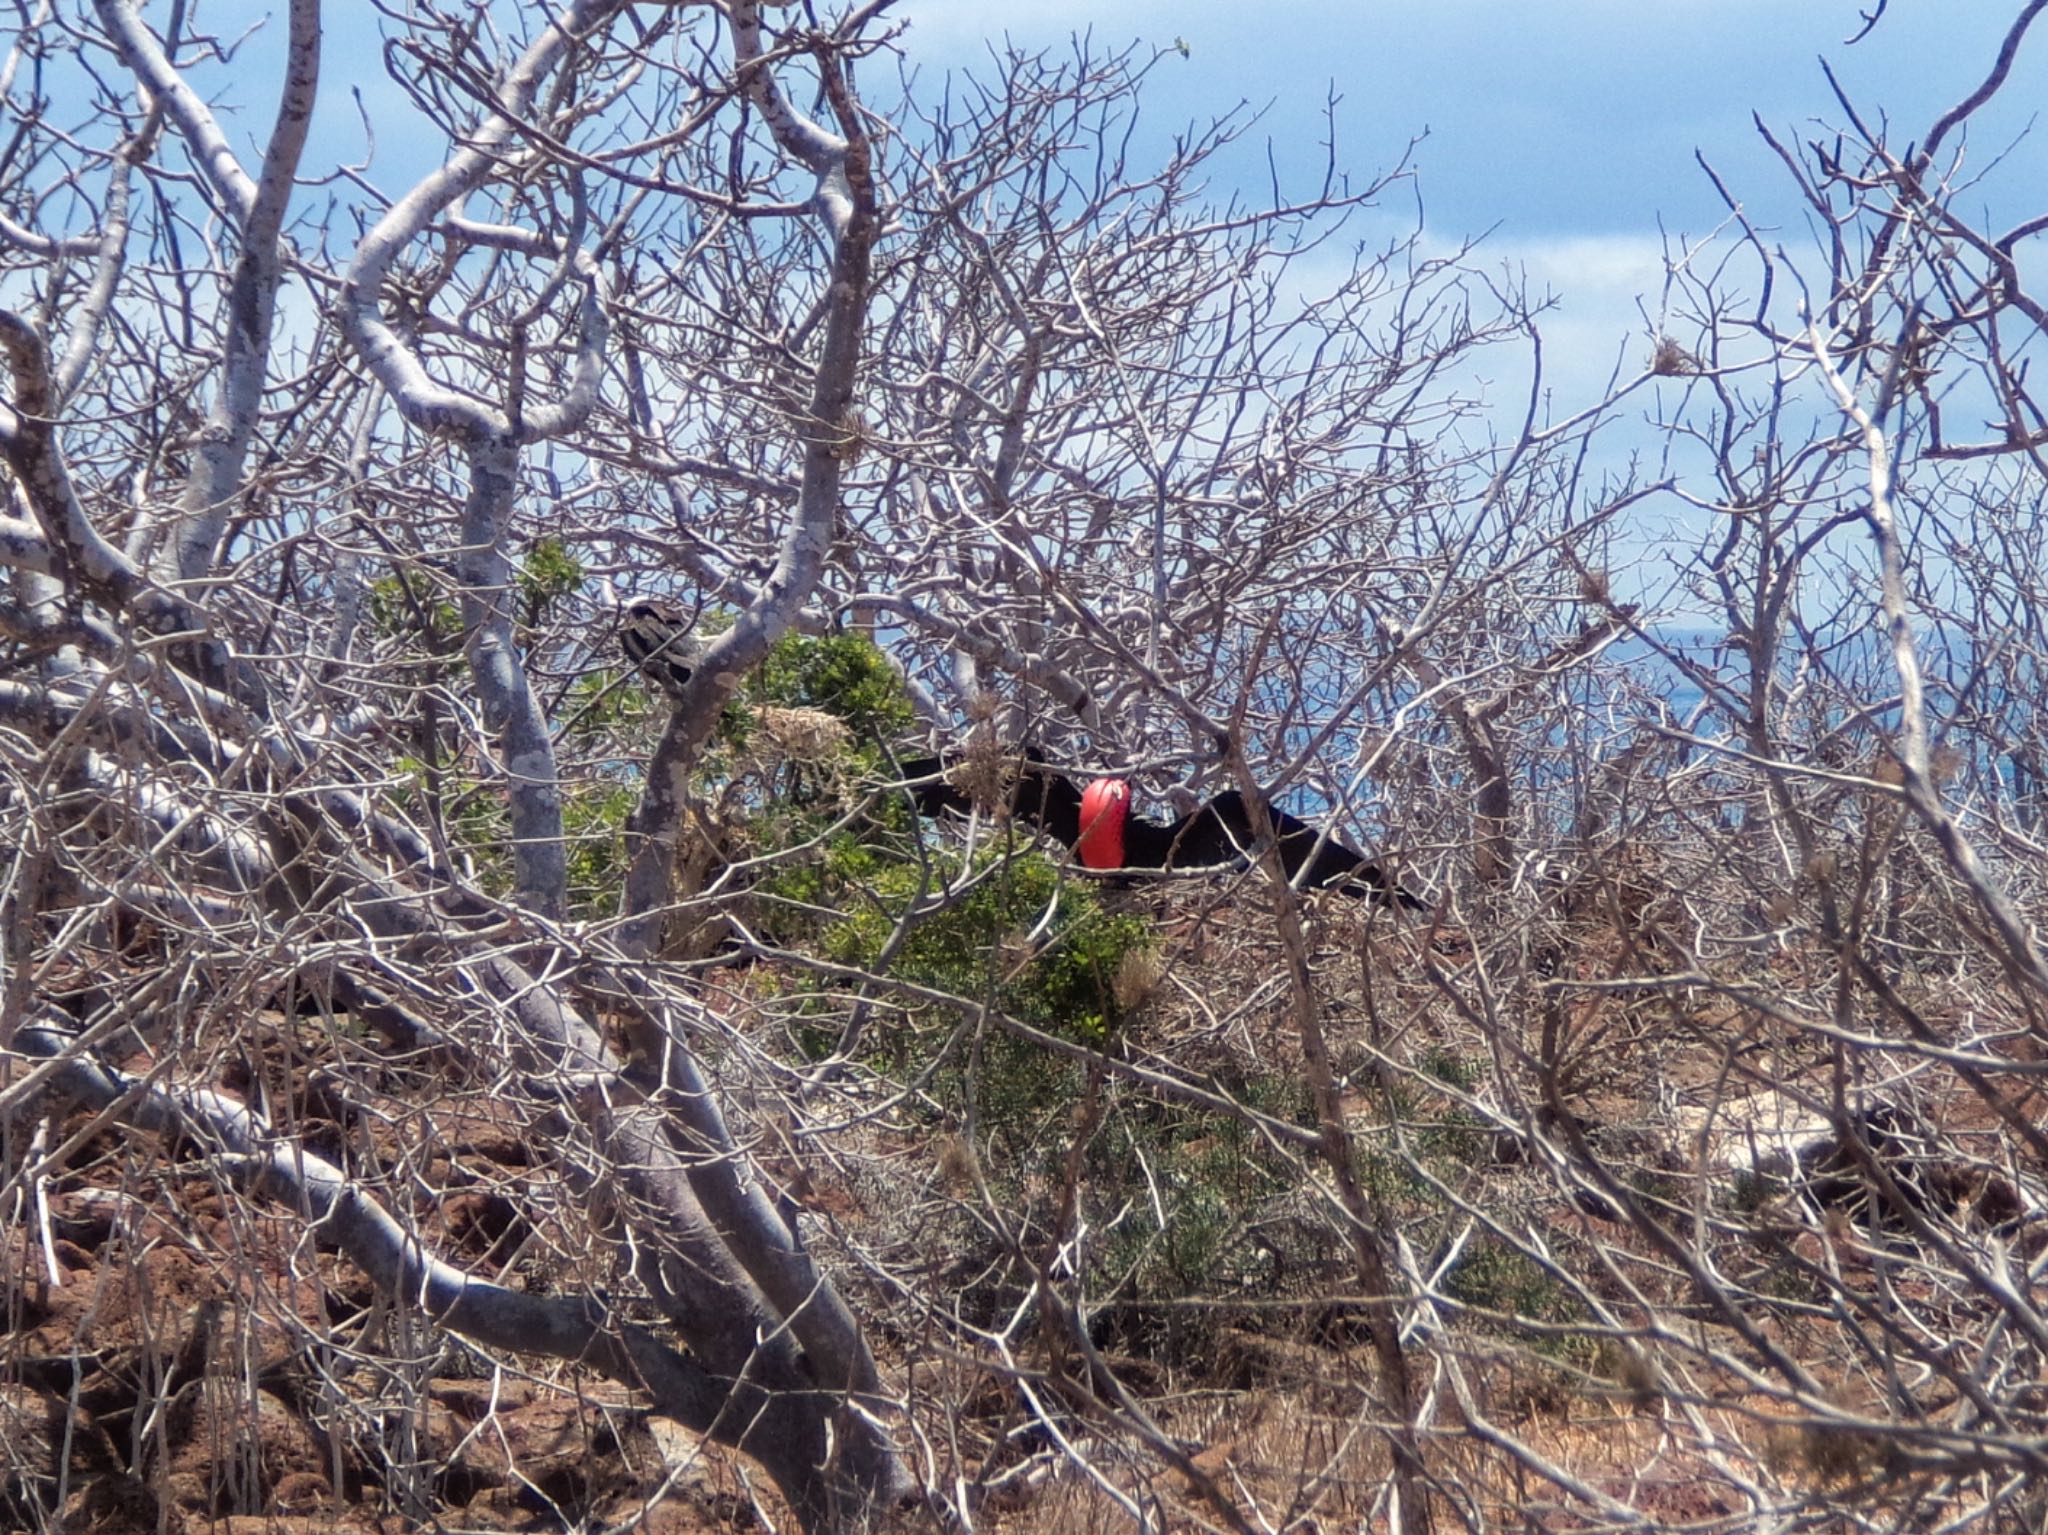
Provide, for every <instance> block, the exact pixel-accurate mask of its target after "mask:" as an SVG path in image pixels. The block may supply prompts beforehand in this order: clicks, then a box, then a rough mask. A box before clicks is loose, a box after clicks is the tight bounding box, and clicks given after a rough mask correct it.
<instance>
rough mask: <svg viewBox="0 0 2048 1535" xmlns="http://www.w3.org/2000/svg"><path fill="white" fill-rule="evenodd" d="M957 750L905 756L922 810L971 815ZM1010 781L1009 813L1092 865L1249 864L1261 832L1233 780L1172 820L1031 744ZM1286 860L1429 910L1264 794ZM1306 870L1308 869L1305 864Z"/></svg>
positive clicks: (1183, 868) (1344, 885) (1313, 881)
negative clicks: (1158, 817) (954, 774)
mask: <svg viewBox="0 0 2048 1535" xmlns="http://www.w3.org/2000/svg"><path fill="white" fill-rule="evenodd" d="M958 760H959V759H958V758H957V757H954V758H951V759H948V758H945V757H920V758H918V759H917V760H915V761H912V762H906V763H904V764H902V770H903V776H904V777H905V778H906V779H908V780H910V781H911V790H910V794H911V798H912V799H913V800H914V801H915V802H916V805H917V808H918V811H919V812H920V813H921V814H923V815H928V816H937V815H940V814H942V813H943V812H945V811H949V810H950V811H955V812H957V813H959V814H961V815H966V814H968V813H969V812H971V811H972V810H973V809H974V808H975V801H974V798H973V796H972V795H970V794H969V793H967V792H966V791H965V790H964V789H961V788H959V787H957V786H956V785H955V784H953V783H952V782H951V781H950V780H949V779H948V777H947V772H948V769H949V768H950V767H952V766H953V765H954V764H955V763H957V762H958ZM1014 765H1015V767H1016V770H1017V771H1016V777H1015V779H1014V780H1013V782H1012V783H1011V787H1010V795H1009V803H1008V806H1007V807H1006V808H1007V809H1008V811H1009V813H1010V814H1011V815H1013V816H1015V817H1016V818H1018V819H1019V820H1022V821H1025V822H1027V823H1029V824H1030V825H1033V826H1036V827H1037V828H1039V830H1041V831H1043V832H1044V833H1045V834H1046V835H1047V836H1049V837H1051V838H1052V839H1053V840H1054V841H1056V842H1058V843H1059V844H1060V845H1061V846H1063V847H1067V848H1070V849H1072V851H1073V854H1074V857H1075V858H1076V859H1077V860H1078V861H1079V862H1080V863H1081V864H1082V865H1083V866H1084V867H1086V868H1090V869H1101V870H1113V871H1116V872H1119V873H1122V874H1126V875H1129V874H1136V873H1144V872H1148V871H1157V872H1159V873H1167V872H1180V873H1187V872H1191V871H1201V870H1205V869H1241V868H1243V867H1245V865H1246V864H1247V863H1248V862H1249V861H1250V855H1251V853H1252V851H1253V850H1254V849H1255V848H1256V847H1257V846H1258V839H1257V838H1256V837H1255V836H1254V835H1253V833H1252V825H1251V814H1250V811H1249V809H1248V807H1247V806H1246V803H1245V798H1244V796H1243V795H1242V794H1241V793H1239V792H1238V791H1237V790H1235V789H1231V790H1228V791H1227V792H1225V793H1222V794H1219V795H1217V796H1216V797H1215V798H1214V799H1212V800H1210V801H1209V802H1208V803H1207V804H1205V805H1203V806H1201V807H1200V808H1199V809H1196V810H1192V811H1190V812H1189V813H1188V814H1186V815H1184V816H1182V817H1181V818H1180V819H1179V820H1177V821H1174V822H1172V823H1170V824H1161V823H1160V822H1158V821H1154V820H1151V819H1150V818H1148V817H1146V816H1142V815H1134V814H1133V813H1132V811H1131V785H1130V782H1129V780H1127V779H1123V778H1097V779H1095V780H1093V781H1092V782H1090V783H1089V785H1088V787H1087V788H1086V789H1085V790H1084V789H1079V788H1076V787H1075V786H1074V782H1073V780H1072V779H1070V778H1068V777H1067V775H1066V774H1065V773H1063V772H1061V771H1060V770H1059V769H1058V768H1057V767H1055V766H1054V765H1053V764H1051V763H1049V762H1047V761H1046V760H1045V759H1044V757H1043V756H1041V755H1040V754H1039V753H1038V752H1037V751H1036V750H1035V749H1033V748H1031V747H1026V748H1025V749H1024V753H1023V756H1022V759H1021V760H1019V761H1017V762H1016V763H1015V764H1014ZM1266 813H1267V815H1269V816H1270V817H1271V818H1272V822H1273V831H1274V835H1275V836H1276V837H1277V838H1278V839H1279V844H1280V864H1281V867H1282V868H1284V869H1285V870H1286V871H1287V877H1288V879H1289V880H1291V881H1293V882H1294V884H1295V886H1296V887H1297V888H1298V889H1303V890H1326V889H1328V890H1336V891H1339V892H1340V893H1342V894H1344V895H1348V896H1353V897H1357V898H1360V899H1366V900H1375V901H1382V902H1385V903H1386V904H1388V905H1400V906H1406V907H1408V908H1409V909H1410V910H1413V911H1426V910H1427V909H1428V903H1427V902H1425V901H1423V900H1422V899H1421V898H1420V897H1419V896H1416V895H1414V894H1412V893H1410V892H1409V891H1408V890H1406V889H1403V888H1402V886H1401V885H1400V884H1399V883H1398V882H1396V881H1395V880H1394V879H1393V878H1392V877H1391V876H1389V875H1388V874H1387V872H1386V870H1384V869H1382V868H1381V867H1380V866H1379V865H1378V864H1376V863H1373V862H1371V861H1370V860H1368V859H1367V858H1366V856H1365V855H1364V854H1363V853H1359V852H1355V851H1354V850H1352V849H1351V848H1348V847H1346V846H1345V845H1344V844H1343V843H1341V842H1339V841H1338V840H1337V839H1336V838H1335V837H1334V836H1325V835H1324V834H1323V833H1322V832H1321V831H1320V830H1319V829H1318V828H1316V827H1314V826H1311V825H1310V824H1309V823H1308V822H1307V821H1304V820H1302V819H1301V818H1300V817H1299V816H1296V815H1290V814H1289V813H1288V812H1287V811H1285V810H1282V809H1281V808H1280V807H1279V806H1277V805H1275V804H1273V803H1271V802H1270V801H1268V802H1267V804H1266ZM1304 866H1306V868H1307V872H1306V873H1305V874H1304V873H1303V872H1302V871H1303V867H1304Z"/></svg>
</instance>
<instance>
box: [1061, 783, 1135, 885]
mask: <svg viewBox="0 0 2048 1535" xmlns="http://www.w3.org/2000/svg"><path fill="white" fill-rule="evenodd" d="M1130 814H1131V786H1130V784H1129V783H1127V782H1125V781H1124V780H1123V779H1121V778H1098V779H1096V780H1095V782H1093V783H1092V784H1090V785H1088V790H1087V792H1086V793H1085V794H1083V795H1082V796H1081V835H1080V836H1079V837H1078V838H1077V839H1076V840H1075V842H1074V856H1075V857H1076V858H1079V859H1080V860H1081V863H1082V865H1083V866H1084V867H1086V868H1090V869H1121V868H1123V867H1125V864H1124V822H1125V821H1126V820H1128V819H1129V817H1130Z"/></svg>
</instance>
